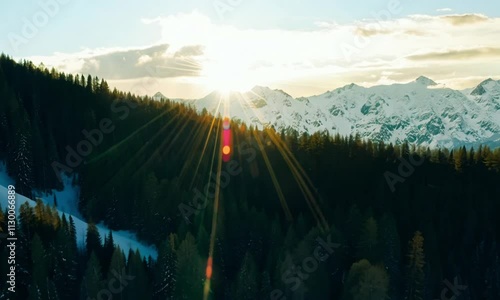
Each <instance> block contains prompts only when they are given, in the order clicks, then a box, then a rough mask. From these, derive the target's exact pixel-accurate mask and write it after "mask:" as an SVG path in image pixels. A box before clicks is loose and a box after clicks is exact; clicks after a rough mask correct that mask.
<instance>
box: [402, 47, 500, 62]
mask: <svg viewBox="0 0 500 300" xmlns="http://www.w3.org/2000/svg"><path fill="white" fill-rule="evenodd" d="M480 58H500V48H493V47H484V48H472V49H459V50H446V51H439V52H428V53H424V54H417V55H411V56H408V59H410V60H416V61H421V60H439V61H442V60H463V59H480Z"/></svg>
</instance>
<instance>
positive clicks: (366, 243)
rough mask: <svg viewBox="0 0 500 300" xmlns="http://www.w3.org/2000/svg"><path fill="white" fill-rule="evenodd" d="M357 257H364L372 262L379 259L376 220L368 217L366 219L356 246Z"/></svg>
mask: <svg viewBox="0 0 500 300" xmlns="http://www.w3.org/2000/svg"><path fill="white" fill-rule="evenodd" d="M357 250H358V251H357V252H358V255H357V257H358V259H362V258H366V259H368V260H369V261H370V262H372V263H376V262H378V261H380V259H381V256H380V254H381V253H380V248H379V242H378V225H377V221H376V220H375V219H374V218H373V217H370V218H368V220H366V222H365V224H364V226H363V230H362V232H361V236H360V238H359V241H358V246H357Z"/></svg>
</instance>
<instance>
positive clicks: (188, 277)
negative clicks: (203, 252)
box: [175, 233, 204, 300]
mask: <svg viewBox="0 0 500 300" xmlns="http://www.w3.org/2000/svg"><path fill="white" fill-rule="evenodd" d="M203 270H204V266H203V264H202V260H201V257H200V255H199V254H198V250H197V247H196V243H195V240H194V237H193V236H192V235H191V234H190V233H188V234H187V235H186V238H185V239H184V240H183V241H182V242H181V244H180V245H179V249H177V271H176V273H177V278H176V289H175V294H176V297H175V298H176V299H186V300H187V299H200V298H201V296H202V292H203V280H204V276H203Z"/></svg>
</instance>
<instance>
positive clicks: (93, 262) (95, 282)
mask: <svg viewBox="0 0 500 300" xmlns="http://www.w3.org/2000/svg"><path fill="white" fill-rule="evenodd" d="M104 288H105V286H104V284H103V281H102V272H101V265H100V264H99V260H98V259H97V256H96V255H95V253H94V252H91V253H90V258H89V260H88V262H87V268H86V270H85V274H84V276H83V279H82V283H81V289H80V290H81V293H80V295H81V297H83V298H81V299H87V298H90V299H92V298H96V299H98V297H99V296H100V295H99V296H98V294H99V292H101V291H102V290H103V289H104Z"/></svg>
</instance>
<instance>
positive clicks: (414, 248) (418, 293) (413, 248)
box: [406, 231, 425, 300]
mask: <svg viewBox="0 0 500 300" xmlns="http://www.w3.org/2000/svg"><path fill="white" fill-rule="evenodd" d="M424 265H425V256H424V237H423V236H422V233H421V232H420V231H417V232H415V234H414V236H413V238H412V239H411V241H410V243H409V251H408V266H407V276H406V281H407V282H406V285H407V287H406V299H408V300H422V299H423V290H424V279H425V273H424Z"/></svg>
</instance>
